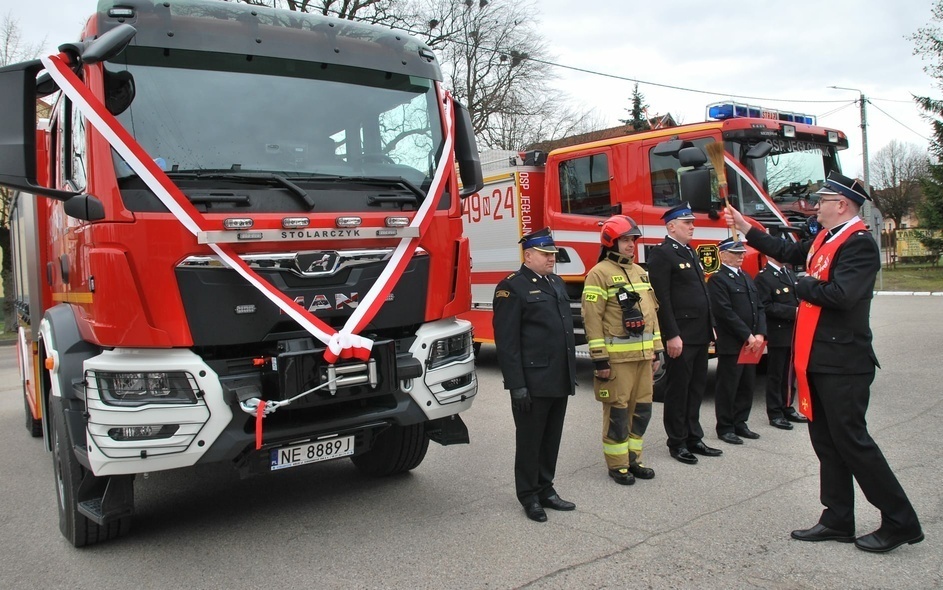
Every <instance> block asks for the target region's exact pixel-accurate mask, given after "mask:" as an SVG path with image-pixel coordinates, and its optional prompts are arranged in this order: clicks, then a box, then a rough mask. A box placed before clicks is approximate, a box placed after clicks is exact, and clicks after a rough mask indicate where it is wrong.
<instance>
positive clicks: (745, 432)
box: [734, 426, 760, 440]
mask: <svg viewBox="0 0 943 590" xmlns="http://www.w3.org/2000/svg"><path fill="white" fill-rule="evenodd" d="M734 432H736V433H737V436H742V437H743V438H749V439H753V440H756V439H758V438H760V435H759V434H757V433H755V432H753V431H752V430H750V429H749V428H747V427H746V426H741V427H740V428H736V429H734Z"/></svg>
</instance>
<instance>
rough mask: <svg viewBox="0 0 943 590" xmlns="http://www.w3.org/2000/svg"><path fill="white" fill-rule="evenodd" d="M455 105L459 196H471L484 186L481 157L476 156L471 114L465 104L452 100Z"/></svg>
mask: <svg viewBox="0 0 943 590" xmlns="http://www.w3.org/2000/svg"><path fill="white" fill-rule="evenodd" d="M452 104H454V105H455V160H456V161H457V162H458V173H459V176H460V177H461V179H462V190H461V192H459V196H460V197H461V198H463V199H464V198H466V197H468V196H471V195H473V194H475V193H477V192H478V191H480V190H481V189H482V188H484V186H485V180H484V177H483V176H482V173H481V159H480V158H479V157H478V142H477V141H475V132H474V128H473V127H472V122H471V114H470V113H469V112H468V109H467V108H466V107H465V105H463V104H461V103H459V102H456V101H453V103H452Z"/></svg>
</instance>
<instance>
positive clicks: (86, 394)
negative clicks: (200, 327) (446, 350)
mask: <svg viewBox="0 0 943 590" xmlns="http://www.w3.org/2000/svg"><path fill="white" fill-rule="evenodd" d="M470 330H471V325H470V324H469V323H468V322H466V321H463V320H457V319H454V318H453V319H446V320H440V321H436V322H431V323H428V324H423V325H422V326H421V327H420V328H419V329H418V330H417V332H416V335H415V339H414V340H412V342H411V345H410V347H409V350H408V353H404V352H403V351H400V352H399V353H398V354H397V353H396V352H395V345H394V343H392V342H389V341H388V342H386V343H384V344H381V345H378V348H377V351H376V353H375V358H372V359H371V361H372V362H371V363H360V364H362V365H364V367H363V370H362V371H361V370H360V368H359V367H357V366H356V365H357V364H358V363H347V364H344V365H338V366H337V367H335V366H334V365H330V366H327V367H325V366H322V365H323V364H321V363H318V362H313V361H311V362H302V361H303V359H304V358H305V357H306V356H308V355H310V357H311V358H312V359H314V358H316V359H320V356H321V355H322V354H323V348H317V347H312V348H310V350H306V351H302V353H300V354H296V355H294V357H293V360H294V361H296V362H295V366H294V368H293V369H286V370H283V371H282V372H281V373H278V372H277V370H276V371H274V373H273V371H272V370H271V368H270V369H269V370H268V376H266V371H265V370H264V369H262V368H257V369H255V370H254V372H253V371H251V370H250V371H248V372H244V373H239V374H230V375H221V374H220V372H218V371H217V370H214V368H213V367H217V368H219V367H220V363H219V362H212V363H207V362H206V361H204V359H202V358H200V357H199V356H198V355H197V354H195V353H194V352H192V351H190V350H184V349H172V350H150V349H148V350H140V349H124V350H121V349H117V350H111V351H105V352H103V353H101V354H100V355H98V356H96V357H93V358H91V359H89V360H87V361H86V362H85V371H86V380H85V383H84V384H82V385H81V386H77V393H78V394H79V396H80V397H83V398H84V399H85V403H86V410H87V416H88V417H87V426H86V443H87V448H88V463H89V467H90V469H91V470H92V472H93V473H94V474H95V475H118V474H133V473H143V472H148V471H161V470H166V469H176V468H179V467H187V466H191V465H194V464H196V463H214V462H223V461H230V462H233V463H234V464H244V463H245V462H246V461H247V460H248V459H249V457H250V456H253V455H254V454H258V453H256V451H255V427H256V419H255V417H253V416H251V415H249V414H247V413H245V412H244V411H242V410H241V409H240V401H244V399H245V397H246V396H249V395H259V396H262V397H264V398H267V397H270V396H269V395H266V394H265V393H263V392H265V391H268V392H270V393H271V392H272V391H279V392H280V391H282V390H283V389H285V388H287V387H291V388H293V389H292V391H293V392H296V391H297V390H298V389H303V388H304V387H307V386H309V385H310V383H311V382H312V376H313V378H314V380H315V381H317V380H320V379H323V375H325V374H328V370H333V369H339V368H343V369H344V370H345V371H346V373H344V374H346V375H351V376H353V378H350V379H349V380H348V381H347V382H346V383H344V382H342V381H340V380H339V381H338V382H337V384H336V386H334V387H331V388H325V389H323V390H319V391H318V392H317V394H312V396H311V399H305V398H301V400H299V401H298V402H297V403H294V402H293V403H292V404H290V405H287V406H284V407H282V408H279V409H278V410H277V411H276V412H274V413H272V414H270V415H268V416H266V417H265V418H264V419H263V429H264V431H263V434H264V437H263V443H264V449H269V448H273V447H278V446H283V445H289V444H294V443H296V442H298V441H302V440H308V439H311V438H312V437H318V436H324V435H328V434H337V433H341V432H344V433H353V434H355V435H357V437H358V445H357V446H358V453H359V452H363V451H366V450H368V449H369V448H370V446H371V445H372V441H373V438H374V435H375V434H377V433H378V432H379V431H381V430H382V429H384V428H385V427H386V426H387V425H389V424H399V425H410V424H417V423H427V424H428V423H429V422H431V421H437V420H440V419H443V418H447V417H448V416H452V415H455V414H458V413H460V412H462V411H464V410H467V409H468V408H470V407H471V404H472V400H473V398H474V396H475V394H476V393H477V390H478V381H477V378H476V376H475V371H474V355H473V354H471V353H470V352H469V354H468V355H467V356H462V357H456V358H449V359H447V362H445V363H444V364H442V366H439V367H436V368H434V369H432V368H430V363H429V355H430V351H431V350H432V349H433V347H434V343H435V342H436V341H437V340H440V339H442V338H449V337H452V336H456V335H459V334H462V333H464V332H468V331H470ZM378 344H380V343H378ZM279 358H283V357H279ZM283 360H284V359H283ZM280 362H283V361H280ZM211 364H212V365H213V366H211ZM270 367H271V366H270ZM377 367H379V368H377ZM325 369H327V370H325ZM100 371H101V372H119V373H120V372H125V373H127V372H140V373H149V372H154V373H159V372H170V371H174V372H185V373H187V374H188V375H190V377H191V378H192V382H193V383H194V384H195V389H196V390H197V396H196V403H192V404H160V405H158V404H148V405H141V406H138V407H124V406H114V405H109V404H107V403H105V402H104V401H103V400H102V395H101V392H100V391H99V390H98V388H97V387H96V386H95V385H94V384H95V374H96V372H100ZM337 372H339V371H335V372H334V373H333V374H335V375H336V373H337ZM360 374H362V375H364V377H363V378H360V377H357V375H360ZM400 375H402V376H403V377H400ZM267 379H268V381H266V380H267ZM273 380H274V381H275V383H274V384H273V383H272V381H273ZM302 384H304V385H302ZM273 388H274V390H273ZM332 390H333V391H332ZM275 397H277V398H278V399H287V398H288V397H289V396H288V395H287V394H285V395H281V394H278V395H276V396H275ZM306 397H307V396H306ZM167 425H170V426H172V427H175V428H176V430H175V432H174V433H173V435H171V436H169V437H166V438H158V439H154V440H116V438H115V437H114V436H113V435H112V434H111V433H113V432H114V431H115V429H120V428H125V427H154V429H157V428H159V427H162V426H167Z"/></svg>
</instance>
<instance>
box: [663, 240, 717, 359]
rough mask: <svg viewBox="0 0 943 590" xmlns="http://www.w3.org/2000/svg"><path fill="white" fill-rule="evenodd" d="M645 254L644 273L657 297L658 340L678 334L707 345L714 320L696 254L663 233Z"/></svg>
mask: <svg viewBox="0 0 943 590" xmlns="http://www.w3.org/2000/svg"><path fill="white" fill-rule="evenodd" d="M647 256H648V276H649V278H650V279H651V282H652V288H654V289H655V297H657V298H658V326H659V327H660V328H661V337H662V340H664V341H665V342H667V341H668V340H671V339H672V338H674V337H675V336H681V340H682V341H683V342H684V343H686V344H709V343H710V341H711V340H713V338H714V332H713V323H714V320H713V318H712V317H711V305H710V297H709V296H708V294H707V285H706V284H705V283H704V270H703V269H702V268H701V264H700V261H699V260H697V256H696V255H693V254H692V251H691V250H689V249H688V248H686V247H685V246H682V245H681V244H679V243H678V242H676V241H675V240H673V239H672V238H670V237H667V236H666V237H665V241H664V242H662V243H661V244H659V245H658V246H656V247H654V248H652V249H650V250H648V252H647Z"/></svg>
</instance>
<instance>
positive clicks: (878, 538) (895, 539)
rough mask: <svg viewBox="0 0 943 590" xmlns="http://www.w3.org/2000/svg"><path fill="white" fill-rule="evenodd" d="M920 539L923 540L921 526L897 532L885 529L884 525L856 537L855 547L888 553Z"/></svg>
mask: <svg viewBox="0 0 943 590" xmlns="http://www.w3.org/2000/svg"><path fill="white" fill-rule="evenodd" d="M920 541H923V531H922V530H920V527H917V528H916V529H915V530H911V531H896V532H895V531H890V530H885V529H884V527H881V528H879V529H878V530H876V531H874V532H873V533H871V534H869V535H865V536H863V537H858V538H857V539H855V547H857V548H858V549H861V550H862V551H870V552H872V553H887V552H888V551H891V550H893V549H897V548H898V547H900V546H901V545H903V544H904V543H908V544H910V545H913V544H914V543H919V542H920Z"/></svg>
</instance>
